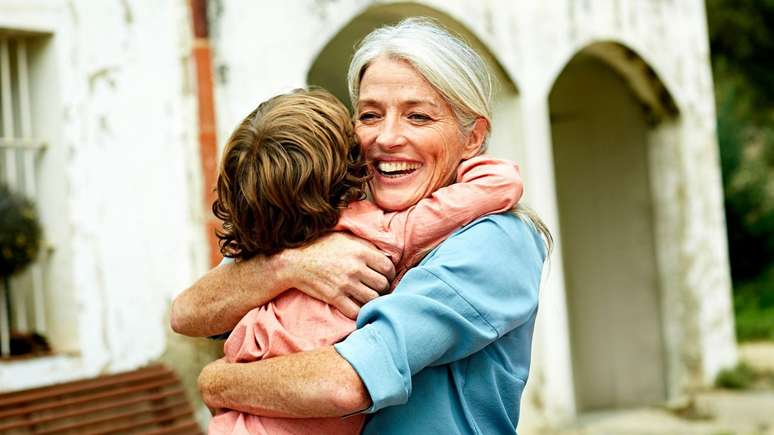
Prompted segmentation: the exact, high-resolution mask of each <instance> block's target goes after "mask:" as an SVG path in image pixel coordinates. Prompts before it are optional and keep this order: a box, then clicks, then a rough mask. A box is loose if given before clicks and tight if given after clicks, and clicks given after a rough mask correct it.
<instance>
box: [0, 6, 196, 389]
mask: <svg viewBox="0 0 774 435" xmlns="http://www.w3.org/2000/svg"><path fill="white" fill-rule="evenodd" d="M188 13H189V12H188V5H187V2H185V1H169V2H166V1H165V2H153V1H129V0H126V1H119V0H116V1H93V0H73V1H63V0H33V1H30V0H0V28H6V29H14V30H29V31H34V32H36V33H40V34H41V35H43V36H40V38H38V39H37V40H39V41H40V42H39V44H40V45H41V47H42V48H41V49H40V52H39V53H38V54H36V56H38V61H37V62H38V63H37V64H36V65H37V66H36V68H37V71H36V73H35V74H37V75H38V77H39V78H40V80H38V81H36V82H34V83H33V84H32V86H33V94H35V95H34V97H33V103H35V104H34V107H33V115H34V116H35V119H34V124H35V125H34V128H35V132H36V135H39V136H42V137H43V138H44V139H45V140H46V141H47V143H48V149H47V151H46V153H45V155H44V157H43V161H42V163H41V165H42V172H41V189H42V192H41V195H42V197H41V201H40V208H41V213H42V215H43V219H44V221H45V229H46V237H47V238H48V239H49V240H51V242H52V243H53V245H54V252H53V254H52V259H51V262H50V263H51V267H50V270H49V271H48V273H47V285H48V291H49V304H48V310H49V316H48V320H49V322H48V323H49V331H48V335H50V338H51V341H52V344H53V346H54V349H55V351H57V353H58V356H55V357H47V358H37V359H34V360H30V361H18V362H13V363H0V390H9V389H20V388H27V387H32V386H37V385H43V384H47V383H53V382H60V381H64V380H67V379H74V378H82V377H87V376H93V375H96V374H99V373H106V372H115V371H121V370H126V369H133V368H136V367H138V366H141V365H144V364H147V363H149V362H151V361H153V360H156V359H158V358H159V357H160V356H161V355H162V353H163V352H164V351H165V349H166V348H167V339H168V336H169V334H170V332H169V327H168V314H167V311H168V309H169V302H170V300H171V298H172V296H173V294H174V293H175V292H176V291H179V290H181V289H182V288H184V287H185V286H186V285H189V284H190V283H191V282H192V280H193V279H194V278H195V277H196V276H197V275H198V274H200V273H201V272H202V271H203V270H204V269H205V267H206V261H207V260H206V249H205V244H204V243H205V242H204V236H203V235H204V233H203V225H202V224H201V221H202V211H201V209H202V202H201V199H200V198H201V195H200V190H201V187H200V184H201V181H200V179H201V175H200V173H199V167H200V164H199V161H198V155H199V153H198V140H197V133H198V132H197V130H196V124H195V114H196V112H195V110H196V105H195V104H196V102H195V93H194V89H193V88H192V86H193V81H192V80H191V77H192V74H191V71H190V65H189V61H188V55H189V53H190V43H191V36H190V34H191V30H190V21H189V17H188Z"/></svg>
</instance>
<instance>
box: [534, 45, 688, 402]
mask: <svg viewBox="0 0 774 435" xmlns="http://www.w3.org/2000/svg"><path fill="white" fill-rule="evenodd" d="M549 106H550V113H551V135H552V141H553V153H554V168H555V174H556V189H557V198H558V203H559V220H560V225H561V238H562V240H561V244H562V253H563V262H564V273H565V282H566V292H567V306H568V314H569V326H570V331H569V335H570V341H571V350H572V366H573V377H574V380H575V382H574V387H575V388H574V390H575V396H576V397H575V398H576V404H577V409H578V411H580V412H584V411H588V410H594V409H603V408H617V407H630V406H638V405H646V404H653V403H657V402H660V401H663V400H664V399H666V398H667V395H668V388H667V383H668V378H669V377H668V374H667V371H668V369H667V366H668V364H667V355H666V349H667V346H666V345H665V340H664V334H663V332H662V331H663V325H664V322H663V313H662V302H661V297H662V296H661V295H662V292H661V280H660V278H659V271H658V264H659V262H658V259H657V255H656V253H657V247H656V239H655V234H654V227H655V222H654V200H653V198H654V197H653V195H652V188H653V186H657V184H658V183H654V182H653V181H654V180H653V179H652V178H651V174H652V173H653V171H652V170H651V167H650V164H649V161H650V155H649V153H650V150H649V148H650V147H649V144H650V140H651V134H652V132H653V131H654V129H655V128H656V126H657V125H658V124H659V123H660V122H661V121H662V120H665V119H667V118H669V117H673V116H675V115H676V113H677V111H676V109H675V105H674V103H673V102H672V99H671V97H670V96H669V94H668V92H666V89H665V88H664V87H663V85H662V84H661V83H660V82H659V81H658V78H657V76H656V75H655V73H654V72H653V70H652V69H650V68H649V67H648V66H647V64H646V63H645V62H644V61H643V60H642V59H641V58H640V57H639V56H637V55H636V54H635V53H633V52H632V51H631V50H629V49H627V48H626V47H623V46H621V45H619V44H615V43H599V44H595V45H593V46H591V47H589V48H587V49H585V50H583V51H582V52H580V53H579V54H578V55H576V56H575V57H574V58H573V59H572V60H571V61H570V62H569V63H568V64H567V66H566V67H565V68H564V70H563V71H562V72H561V74H560V75H559V77H558V79H557V80H556V82H555V84H554V87H553V88H552V91H551V94H550V97H549Z"/></svg>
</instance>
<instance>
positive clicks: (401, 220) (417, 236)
mask: <svg viewBox="0 0 774 435" xmlns="http://www.w3.org/2000/svg"><path fill="white" fill-rule="evenodd" d="M456 181H457V182H456V183H454V184H451V185H449V186H446V187H442V188H440V189H438V190H436V191H435V192H433V194H432V195H430V196H429V197H427V198H424V199H422V200H421V201H419V202H418V203H416V204H415V205H413V206H412V207H410V208H408V209H406V210H402V211H399V212H390V213H384V212H383V211H381V210H380V209H379V208H378V207H376V206H375V205H373V204H371V203H370V202H367V201H359V202H357V203H353V204H350V207H349V208H348V209H347V210H345V212H344V213H342V218H341V220H340V221H339V225H338V226H337V227H336V229H346V230H350V231H352V232H353V233H354V234H355V235H357V236H360V237H363V238H365V239H368V240H371V241H372V242H374V244H376V245H377V246H378V247H379V248H380V249H382V250H384V251H385V252H387V253H388V254H389V255H390V257H391V258H392V260H393V262H394V263H395V264H396V266H397V267H396V269H397V270H398V273H399V274H401V271H403V270H405V269H407V268H408V267H411V266H412V265H414V264H415V263H416V262H417V261H418V260H419V259H420V258H421V257H422V256H423V255H424V254H425V253H427V251H429V250H430V249H432V248H433V247H435V246H436V245H437V244H438V243H440V242H441V241H443V240H444V239H445V238H446V237H448V235H449V234H451V233H452V232H453V231H455V230H457V229H458V228H460V227H462V226H464V225H466V224H468V223H470V222H472V221H473V220H475V219H477V218H479V217H481V216H483V215H486V214H491V213H500V212H503V211H506V210H509V209H511V208H512V207H513V206H515V205H516V203H517V202H518V201H519V199H521V196H522V194H523V192H524V185H523V183H522V181H521V175H520V173H519V168H518V166H517V165H516V164H515V163H514V162H511V161H508V160H502V159H495V158H492V157H489V156H478V157H473V158H471V159H469V160H466V161H464V162H462V163H461V164H460V166H459V168H458V170H457V180H456Z"/></svg>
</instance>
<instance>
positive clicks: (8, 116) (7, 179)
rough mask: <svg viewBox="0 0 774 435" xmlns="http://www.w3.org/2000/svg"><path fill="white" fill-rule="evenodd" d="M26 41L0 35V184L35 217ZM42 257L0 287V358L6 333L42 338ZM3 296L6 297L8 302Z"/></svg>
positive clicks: (38, 145) (37, 151)
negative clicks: (22, 199) (19, 196)
mask: <svg viewBox="0 0 774 435" xmlns="http://www.w3.org/2000/svg"><path fill="white" fill-rule="evenodd" d="M28 41H29V39H28V37H26V36H16V35H5V36H4V35H2V34H0V183H4V184H6V185H7V186H8V187H9V188H10V189H11V190H12V191H15V192H19V193H22V194H23V195H25V196H26V197H27V198H29V199H30V200H31V201H32V202H33V203H35V204H36V206H37V208H38V211H39V210H40V201H39V197H38V180H39V178H38V177H39V174H38V171H37V169H38V167H39V161H40V156H41V154H42V153H43V151H44V149H45V144H44V143H43V141H42V140H40V139H39V138H36V137H35V133H34V130H33V118H32V116H33V108H32V107H31V100H30V86H31V85H32V84H31V80H30V78H31V70H30V59H29V50H28ZM43 230H44V237H45V228H44V229H43ZM45 251H46V250H45V249H42V250H41V254H40V256H39V257H38V259H37V261H36V262H35V263H33V264H32V265H31V266H30V267H28V268H27V269H26V271H25V272H23V273H22V274H19V275H18V276H15V277H13V278H12V279H11V285H10V289H6V288H5V286H4V285H2V283H0V292H1V293H0V357H7V356H10V355H11V338H12V333H21V334H26V335H28V336H29V335H32V334H33V333H36V334H41V335H42V334H45V333H46V326H47V325H46V303H45V291H44V288H43V286H44V280H43V268H42V266H41V264H42V262H43V261H45V258H44V257H45V256H46V254H45ZM6 291H10V295H9V296H10V297H9V298H7V297H6V296H7V295H6V294H5V292H6ZM6 301H10V304H8V303H7V302H6Z"/></svg>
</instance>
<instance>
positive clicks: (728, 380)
mask: <svg viewBox="0 0 774 435" xmlns="http://www.w3.org/2000/svg"><path fill="white" fill-rule="evenodd" d="M756 378H757V375H756V373H755V370H753V369H752V367H750V366H749V365H747V364H745V363H740V364H737V366H736V367H734V368H730V369H725V370H721V371H720V373H718V376H717V377H716V378H715V386H716V387H718V388H728V389H731V390H745V389H747V388H750V387H751V386H752V385H753V383H755V380H756Z"/></svg>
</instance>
